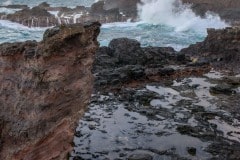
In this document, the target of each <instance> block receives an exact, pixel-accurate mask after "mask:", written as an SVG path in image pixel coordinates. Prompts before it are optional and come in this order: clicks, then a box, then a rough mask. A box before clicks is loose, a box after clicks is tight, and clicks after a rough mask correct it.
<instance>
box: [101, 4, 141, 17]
mask: <svg viewBox="0 0 240 160" xmlns="http://www.w3.org/2000/svg"><path fill="white" fill-rule="evenodd" d="M139 3H141V0H131V1H129V0H105V4H104V8H105V9H106V10H109V9H113V8H119V10H120V12H121V13H122V14H123V16H125V17H128V18H130V19H132V20H136V19H137V16H138V11H137V4H139Z"/></svg>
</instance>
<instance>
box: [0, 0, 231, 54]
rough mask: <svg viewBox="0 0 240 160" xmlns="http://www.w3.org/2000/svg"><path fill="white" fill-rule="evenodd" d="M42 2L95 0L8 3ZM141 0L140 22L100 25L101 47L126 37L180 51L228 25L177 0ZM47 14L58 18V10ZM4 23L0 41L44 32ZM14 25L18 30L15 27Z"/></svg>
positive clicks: (84, 0) (73, 2) (18, 1)
mask: <svg viewBox="0 0 240 160" xmlns="http://www.w3.org/2000/svg"><path fill="white" fill-rule="evenodd" d="M43 1H46V2H48V3H50V4H51V5H52V6H67V7H75V6H77V5H86V6H89V5H91V4H92V3H94V2H95V0H89V1H87V0H71V1H63V0H59V1H55V0H40V1H33V0H12V1H11V2H12V4H28V5H29V6H35V5H37V4H39V3H41V2H43ZM142 1H143V4H142V5H139V6H138V10H139V17H140V22H135V23H131V22H123V23H122V22H120V23H110V24H104V25H103V26H102V28H101V34H100V36H99V38H98V40H99V41H100V44H101V46H107V45H108V44H109V42H110V41H111V40H112V39H114V38H120V37H127V38H132V39H136V40H138V41H140V42H141V44H142V46H144V47H145V46H160V47H166V46H172V47H173V48H174V49H176V50H180V49H182V48H184V47H188V45H190V44H193V43H196V42H200V41H202V40H203V39H204V38H205V37H206V34H207V33H206V28H209V27H211V28H223V27H225V26H227V24H226V23H225V22H223V21H221V20H220V18H219V16H215V15H210V14H208V15H207V17H206V18H205V19H202V18H200V17H198V16H196V15H195V14H194V13H193V12H192V11H191V9H190V8H189V6H186V5H182V4H181V3H180V2H179V1H178V0H167V1H166V0H142ZM4 3H5V2H4ZM6 12H7V11H6ZM8 12H12V11H8ZM50 13H51V14H53V15H55V16H56V17H58V12H57V11H54V12H50ZM61 16H62V15H61ZM61 16H60V17H61ZM63 16H64V15H63ZM68 16H69V17H70V18H73V19H74V22H77V18H78V17H80V16H81V13H74V14H73V15H68ZM64 18H66V23H67V22H68V21H67V20H68V18H67V17H64ZM59 22H60V19H59ZM4 24H9V22H7V21H1V22H0V32H1V33H2V34H3V35H6V36H5V37H1V38H0V43H3V42H15V41H23V40H27V39H34V40H41V38H42V34H43V32H44V29H30V30H29V29H28V28H27V27H23V26H19V25H17V24H10V25H5V26H4ZM17 27H20V28H21V29H20V30H18V29H17ZM6 33H7V34H6ZM21 36H23V37H21Z"/></svg>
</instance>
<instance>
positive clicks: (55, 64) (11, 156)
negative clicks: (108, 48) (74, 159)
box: [0, 23, 100, 160]
mask: <svg viewBox="0 0 240 160" xmlns="http://www.w3.org/2000/svg"><path fill="white" fill-rule="evenodd" d="M99 28H100V24H99V23H91V24H85V25H82V24H75V25H71V26H60V27H55V28H52V29H50V30H47V31H46V32H45V34H44V39H43V41H42V42H40V43H37V42H35V41H28V42H22V43H5V44H1V45H0V84H1V87H0V140H1V141H0V143H1V145H0V147H1V148H0V159H4V160H20V159H21V160H34V159H37V160H50V159H58V160H59V159H66V157H67V154H68V153H69V152H70V151H71V150H72V141H73V134H74V130H75V125H76V123H77V122H78V120H79V118H80V116H81V115H82V113H83V112H84V110H85V108H86V106H87V104H88V101H89V99H90V95H91V92H92V86H93V84H92V83H93V77H92V74H91V68H92V63H93V57H94V53H95V50H96V49H97V48H98V42H97V36H98V34H99V31H100V29H99Z"/></svg>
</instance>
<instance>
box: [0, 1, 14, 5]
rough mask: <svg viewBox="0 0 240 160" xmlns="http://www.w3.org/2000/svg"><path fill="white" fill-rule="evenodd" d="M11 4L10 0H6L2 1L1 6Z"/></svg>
mask: <svg viewBox="0 0 240 160" xmlns="http://www.w3.org/2000/svg"><path fill="white" fill-rule="evenodd" d="M11 4H12V1H11V0H7V1H5V2H3V3H2V5H3V6H7V5H11Z"/></svg>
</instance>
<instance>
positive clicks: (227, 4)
mask: <svg viewBox="0 0 240 160" xmlns="http://www.w3.org/2000/svg"><path fill="white" fill-rule="evenodd" d="M182 1H183V3H188V4H192V6H191V8H192V9H193V11H194V12H195V13H196V14H197V15H200V16H205V14H206V13H207V12H208V11H211V12H215V13H217V14H219V16H220V17H221V18H222V19H224V20H226V21H228V22H231V23H232V24H239V22H240V1H239V0H211V1H209V0H182Z"/></svg>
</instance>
